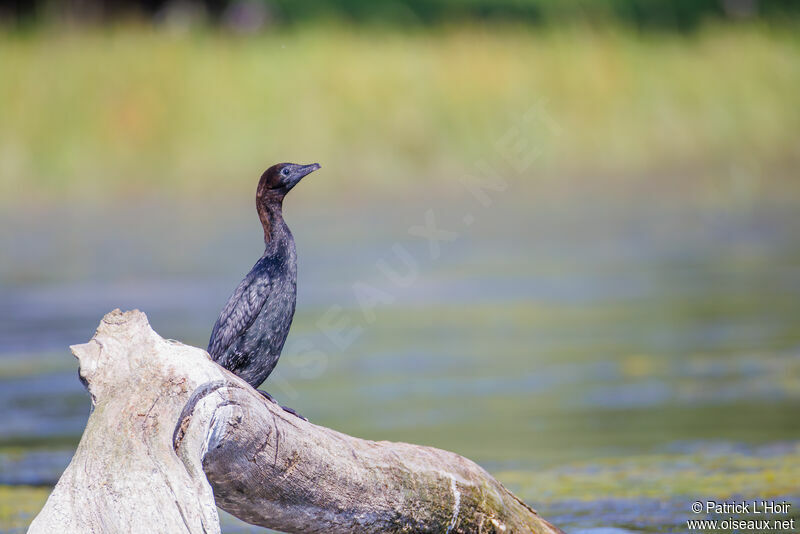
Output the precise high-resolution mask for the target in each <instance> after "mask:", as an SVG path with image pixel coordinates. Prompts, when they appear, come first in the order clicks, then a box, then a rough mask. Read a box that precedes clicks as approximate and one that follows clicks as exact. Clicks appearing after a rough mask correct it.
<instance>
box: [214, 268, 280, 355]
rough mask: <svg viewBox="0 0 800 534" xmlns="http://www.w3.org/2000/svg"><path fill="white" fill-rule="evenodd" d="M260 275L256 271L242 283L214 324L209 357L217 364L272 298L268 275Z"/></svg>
mask: <svg viewBox="0 0 800 534" xmlns="http://www.w3.org/2000/svg"><path fill="white" fill-rule="evenodd" d="M258 271H259V270H258V269H257V268H254V269H253V270H252V271H250V273H249V274H248V275H247V276H246V277H245V279H244V280H242V282H241V283H240V284H239V287H237V288H236V291H234V292H233V295H231V297H230V298H229V299H228V303H227V304H225V307H224V308H223V309H222V311H221V312H220V314H219V317H218V318H217V322H216V323H214V329H213V330H212V331H211V339H210V340H209V341H208V353H209V354H210V355H211V357H212V358H213V359H214V360H215V361H217V360H218V359H219V358H220V357H222V356H223V355H224V354H225V352H226V351H227V350H228V348H229V347H230V346H231V344H232V343H233V342H234V341H235V340H236V339H237V338H238V337H239V336H241V335H242V334H243V333H244V332H245V330H247V329H248V328H250V325H252V324H253V321H255V320H256V317H258V314H259V312H261V308H263V307H264V303H266V301H267V298H268V297H269V294H270V290H271V285H270V279H269V277H268V276H267V275H266V273H264V272H258Z"/></svg>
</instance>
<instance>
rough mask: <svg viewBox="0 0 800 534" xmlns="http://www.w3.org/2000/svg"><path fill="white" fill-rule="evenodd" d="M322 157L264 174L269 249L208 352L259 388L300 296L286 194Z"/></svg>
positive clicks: (260, 205) (233, 300)
mask: <svg viewBox="0 0 800 534" xmlns="http://www.w3.org/2000/svg"><path fill="white" fill-rule="evenodd" d="M319 168H320V166H319V164H317V163H314V164H311V165H297V164H295V163H279V164H278V165H274V166H272V167H270V168H269V169H267V170H266V171H265V172H264V174H262V175H261V180H259V182H258V190H257V193H256V208H257V210H258V217H259V219H261V225H262V226H263V228H264V243H265V245H266V246H265V248H264V254H263V255H262V256H261V258H260V259H259V260H258V261H257V262H256V264H255V265H254V266H253V268H252V270H251V271H250V272H249V273H247V276H245V277H244V280H242V282H241V283H240V284H239V287H237V288H236V291H234V292H233V295H231V297H230V298H229V299H228V303H227V304H226V305H225V307H224V308H223V309H222V312H221V313H220V315H219V318H218V319H217V322H216V324H214V329H213V330H212V332H211V339H210V340H209V342H208V353H209V354H210V355H211V357H212V358H213V359H214V361H215V362H217V363H219V364H220V365H221V366H222V367H224V368H226V369H228V370H229V371H231V372H233V373H235V374H236V375H238V376H240V377H242V378H243V379H244V380H245V381H247V383H248V384H250V385H251V386H253V387H254V388H257V387H258V386H259V385H261V383H262V382H264V380H266V378H267V377H268V376H269V375H270V373H271V372H272V370H273V369H274V368H275V365H276V364H277V363H278V358H279V357H280V355H281V350H283V344H284V342H285V341H286V335H287V334H288V333H289V327H290V326H291V324H292V317H293V316H294V307H295V301H296V299H297V256H296V253H295V247H294V238H293V237H292V233H291V232H290V231H289V227H288V226H286V223H285V222H284V221H283V213H282V211H283V198H284V196H286V193H288V192H289V190H291V189H292V187H294V186H295V185H296V184H297V182H299V181H300V180H301V179H302V178H303V177H304V176H306V175H307V174H309V173H311V172H313V171H315V170H317V169H319Z"/></svg>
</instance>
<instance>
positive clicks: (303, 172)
mask: <svg viewBox="0 0 800 534" xmlns="http://www.w3.org/2000/svg"><path fill="white" fill-rule="evenodd" d="M319 168H320V164H319V163H312V164H311V165H303V166H302V167H298V169H297V176H298V179H299V178H302V177H303V176H307V175H309V174H311V173H312V172H314V171H316V170H317V169H319Z"/></svg>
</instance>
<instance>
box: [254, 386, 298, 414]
mask: <svg viewBox="0 0 800 534" xmlns="http://www.w3.org/2000/svg"><path fill="white" fill-rule="evenodd" d="M256 391H258V392H259V393H261V395H263V396H264V398H265V399H267V400H268V401H270V402H272V403H274V404H278V401H276V400H275V398H274V397H273V396H272V395H270V394H269V393H267V392H266V391H264V390H263V389H257V390H256ZM278 406H280V407H281V408H282V409H283V411H284V412H287V413H290V414H292V415H294V416H295V417H299V418H300V419H302V420H303V421H308V419H306V418H305V417H303V416H302V415H300V414H299V413H297V411H295V410H294V409H293V408H289V407H287V406H281V405H280V404H278Z"/></svg>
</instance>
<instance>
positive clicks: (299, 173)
mask: <svg viewBox="0 0 800 534" xmlns="http://www.w3.org/2000/svg"><path fill="white" fill-rule="evenodd" d="M319 168H320V165H319V163H312V164H311V165H298V166H297V167H295V168H294V170H293V171H292V173H291V174H290V175H289V176H287V177H286V179H285V180H284V182H283V185H284V187H285V190H286V192H289V191H290V190H291V189H292V188H293V187H294V186H296V185H297V183H298V182H299V181H300V180H302V179H303V177H305V176H308V175H309V174H311V173H312V172H314V171H316V170H317V169H319Z"/></svg>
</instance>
